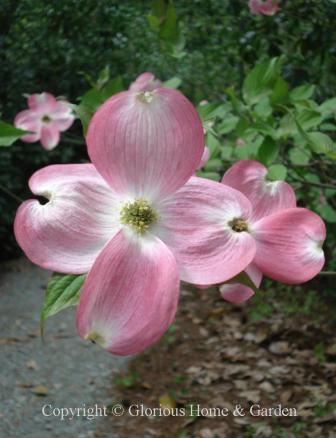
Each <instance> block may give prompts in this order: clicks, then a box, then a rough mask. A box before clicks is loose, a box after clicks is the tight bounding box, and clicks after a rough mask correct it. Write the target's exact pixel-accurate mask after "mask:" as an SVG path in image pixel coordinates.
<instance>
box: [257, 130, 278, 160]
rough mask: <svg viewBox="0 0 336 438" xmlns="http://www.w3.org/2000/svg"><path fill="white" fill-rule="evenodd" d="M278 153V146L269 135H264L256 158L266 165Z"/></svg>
mask: <svg viewBox="0 0 336 438" xmlns="http://www.w3.org/2000/svg"><path fill="white" fill-rule="evenodd" d="M278 153H279V146H278V143H277V142H276V141H274V140H273V139H272V138H271V137H266V138H265V139H264V141H263V142H262V145H261V146H260V148H259V151H258V160H259V161H261V162H262V163H263V164H265V165H266V166H267V165H268V164H269V163H270V162H272V161H274V160H275V159H276V158H277V156H278Z"/></svg>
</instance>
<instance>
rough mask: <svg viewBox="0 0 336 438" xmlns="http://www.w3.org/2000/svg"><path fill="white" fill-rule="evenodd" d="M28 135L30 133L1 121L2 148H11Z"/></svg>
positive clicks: (0, 144) (0, 142) (0, 139)
mask: <svg viewBox="0 0 336 438" xmlns="http://www.w3.org/2000/svg"><path fill="white" fill-rule="evenodd" d="M28 133H29V131H23V130H22V129H17V128H15V127H14V126H12V125H10V124H9V123H6V122H3V121H2V120H0V146H11V145H12V144H13V143H14V142H15V141H16V140H18V139H19V138H20V137H22V136H23V135H25V134H28Z"/></svg>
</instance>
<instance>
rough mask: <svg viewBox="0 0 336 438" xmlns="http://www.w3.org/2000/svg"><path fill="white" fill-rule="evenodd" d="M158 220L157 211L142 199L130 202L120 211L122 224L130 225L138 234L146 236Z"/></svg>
mask: <svg viewBox="0 0 336 438" xmlns="http://www.w3.org/2000/svg"><path fill="white" fill-rule="evenodd" d="M157 218H158V217H157V214H156V212H155V210H153V208H152V207H151V206H150V205H149V203H148V202H147V201H146V200H145V199H142V198H140V199H136V200H135V201H133V202H128V203H127V204H125V205H124V206H123V207H122V209H121V211H120V222H121V223H122V224H124V225H129V226H130V227H132V228H133V230H134V231H135V232H136V233H138V234H144V233H145V232H146V231H147V230H148V228H149V227H150V226H151V225H152V224H154V223H155V222H156V221H157Z"/></svg>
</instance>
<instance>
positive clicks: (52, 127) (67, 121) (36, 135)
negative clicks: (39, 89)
mask: <svg viewBox="0 0 336 438" xmlns="http://www.w3.org/2000/svg"><path fill="white" fill-rule="evenodd" d="M28 106H29V109H26V110H23V111H21V112H19V113H18V114H17V115H16V117H15V119H14V125H15V126H16V127H17V128H19V129H24V130H26V131H31V132H32V133H31V134H26V135H24V136H22V137H21V140H23V141H25V142H27V143H33V142H35V141H38V140H40V141H41V144H42V146H43V147H44V149H46V150H48V151H49V150H51V149H53V148H54V147H56V146H57V145H58V143H59V141H60V132H62V131H66V130H67V129H69V128H70V126H71V125H72V123H73V121H74V120H75V117H74V115H73V112H72V108H71V105H70V104H69V103H68V102H65V101H63V100H56V99H55V97H54V96H53V95H52V94H50V93H41V94H32V95H30V96H29V97H28Z"/></svg>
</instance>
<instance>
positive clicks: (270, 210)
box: [220, 160, 325, 304]
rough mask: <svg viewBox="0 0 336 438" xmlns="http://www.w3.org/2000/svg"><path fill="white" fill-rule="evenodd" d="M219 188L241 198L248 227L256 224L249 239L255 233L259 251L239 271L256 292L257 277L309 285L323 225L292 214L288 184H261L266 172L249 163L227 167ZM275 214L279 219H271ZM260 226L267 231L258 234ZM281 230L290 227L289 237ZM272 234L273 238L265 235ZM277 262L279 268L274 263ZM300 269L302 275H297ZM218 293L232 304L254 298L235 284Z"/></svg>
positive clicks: (317, 264)
mask: <svg viewBox="0 0 336 438" xmlns="http://www.w3.org/2000/svg"><path fill="white" fill-rule="evenodd" d="M222 183H223V184H226V185H228V186H230V187H233V188H235V189H237V190H239V191H240V192H242V193H244V195H245V196H246V197H247V198H248V199H249V200H250V201H251V204H252V206H253V210H252V216H251V219H250V220H251V223H253V222H255V223H256V224H258V221H260V223H259V225H255V226H253V225H252V226H251V232H252V234H253V231H252V230H253V228H254V227H255V230H256V234H255V236H256V239H257V240H259V239H260V241H259V242H257V248H258V243H259V245H260V246H259V251H258V249H257V253H256V257H255V260H254V261H253V262H252V263H251V264H250V265H249V266H248V267H247V269H245V272H246V273H247V274H248V275H249V277H250V278H251V280H252V281H253V282H254V284H255V285H256V286H257V287H259V286H260V283H261V280H262V274H263V273H265V274H266V273H267V274H268V275H269V277H271V278H273V279H279V280H280V279H281V281H284V282H288V283H299V282H301V281H307V280H309V279H311V278H312V277H313V276H315V275H316V274H317V273H318V272H319V270H321V269H322V266H323V262H324V257H323V251H322V250H321V249H320V248H319V246H321V243H322V242H323V240H324V239H325V230H324V224H323V222H322V220H321V219H318V216H317V215H315V214H314V213H312V212H309V210H304V209H299V208H297V209H296V208H295V207H296V198H295V193H294V191H293V189H292V187H291V186H290V185H289V184H287V183H286V182H285V181H267V169H266V167H265V166H263V165H262V164H261V163H258V162H257V161H253V160H242V161H239V162H238V163H236V164H234V165H233V166H231V167H230V168H229V169H228V170H227V171H226V173H225V174H224V176H223V179H222ZM280 212H283V214H277V213H280ZM286 214H287V215H288V217H287V219H286ZM267 217H268V218H269V219H266V218H267ZM263 218H265V220H264V222H263ZM291 220H293V223H291ZM297 220H298V222H296V221H297ZM272 221H274V222H273V225H272ZM301 221H302V222H301ZM306 221H307V223H306ZM263 224H264V225H265V227H266V228H267V231H266V230H264V231H263V230H262V229H263ZM296 226H297V227H298V228H297V229H296V228H295V227H296ZM260 227H261V228H260ZM287 227H292V232H290V230H289V229H286V228H287ZM257 230H259V231H257ZM272 230H273V232H274V236H272V235H271V232H272ZM266 234H268V235H267V237H266ZM296 234H297V235H298V237H299V236H300V238H301V239H302V242H301V248H300V247H299V246H296V245H297V243H295V240H296V237H295V235H296ZM282 239H283V240H282ZM314 239H316V240H315V241H314ZM313 242H315V243H313ZM318 242H320V243H318ZM265 244H266V246H267V249H265V248H266V247H265V246H264V245H265ZM286 249H287V250H288V253H286ZM263 253H264V254H265V256H266V253H267V256H268V257H271V259H269V260H268V261H267V260H265V259H264V260H262V254H263ZM281 257H283V259H282V262H281V263H277V261H279V259H280V258H281ZM290 260H291V261H290ZM305 261H306V263H307V264H305ZM287 262H288V265H290V264H292V266H291V268H290V267H289V266H288V265H287ZM271 264H273V265H274V267H272V266H271ZM286 265H287V266H286ZM308 265H309V268H308ZM306 268H307V272H303V271H304V269H306ZM300 279H301V280H300ZM220 292H221V294H222V297H223V298H224V299H226V300H227V301H230V302H233V303H237V304H238V303H241V302H243V301H246V300H247V299H249V298H251V297H252V296H253V295H254V292H253V290H252V289H251V288H249V287H247V286H244V285H241V284H224V285H222V286H221V287H220Z"/></svg>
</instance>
